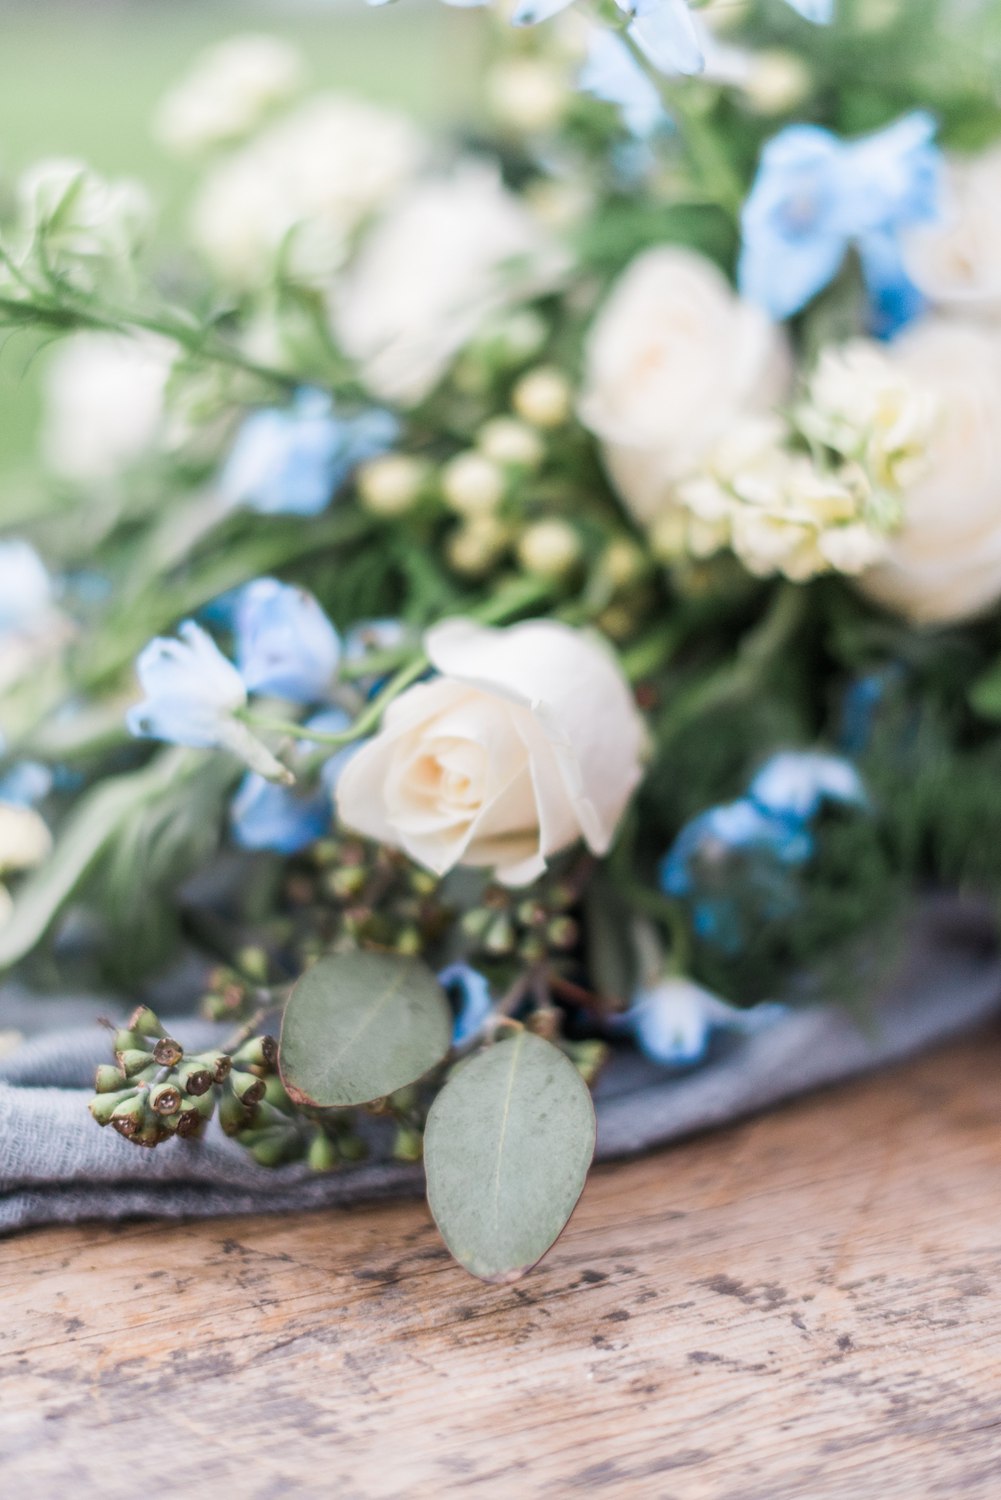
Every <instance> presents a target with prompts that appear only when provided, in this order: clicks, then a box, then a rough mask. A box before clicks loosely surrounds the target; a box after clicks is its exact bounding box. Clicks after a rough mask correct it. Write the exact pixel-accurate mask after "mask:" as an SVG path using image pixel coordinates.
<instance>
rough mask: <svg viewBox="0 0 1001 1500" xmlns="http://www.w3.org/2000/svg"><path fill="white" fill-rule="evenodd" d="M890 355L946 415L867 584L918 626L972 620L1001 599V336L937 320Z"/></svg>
mask: <svg viewBox="0 0 1001 1500" xmlns="http://www.w3.org/2000/svg"><path fill="white" fill-rule="evenodd" d="M887 356H888V357H889V358H890V359H892V360H893V362H894V364H895V365H897V366H898V367H899V368H900V369H901V370H902V371H903V372H904V373H905V374H906V375H907V376H908V378H909V379H912V380H914V381H915V382H919V383H921V384H923V385H924V386H925V388H926V389H927V390H928V391H929V392H930V393H931V394H932V395H933V396H934V398H935V400H936V402H937V404H938V410H939V418H938V423H937V425H936V428H935V432H934V434H933V437H932V440H931V444H930V447H929V452H928V460H927V465H926V468H925V472H924V474H923V475H922V477H921V478H919V479H918V480H917V481H916V482H915V483H914V484H912V485H911V486H909V487H908V488H907V489H906V490H905V491H904V495H903V524H902V527H901V529H900V530H899V532H898V533H897V534H896V535H895V536H893V537H892V538H891V539H890V546H889V550H888V554H887V558H886V561H885V562H884V563H882V564H881V565H880V566H879V567H878V568H876V569H874V570H873V571H872V572H870V573H867V574H866V575H865V577H864V578H863V579H862V580H861V585H862V587H863V589H864V591H865V592H866V593H867V594H869V595H870V596H871V597H872V598H874V599H876V600H878V601H879V602H880V603H881V604H885V605H887V606H888V607H889V608H891V609H893V610H896V611H897V612H898V613H900V614H902V615H904V616H905V617H906V618H907V619H909V620H912V621H914V622H915V623H919V624H929V623H939V622H949V621H954V620H964V619H967V618H968V617H969V616H971V615H975V614H977V613H978V612H979V611H981V610H983V609H985V608H986V607H988V606H989V605H991V604H993V603H995V602H996V601H997V600H998V599H999V598H1001V334H999V332H998V330H997V329H996V328H992V327H990V326H989V325H987V326H985V325H982V324H979V323H972V322H970V323H967V322H963V321H960V320H952V319H939V320H936V319H929V320H928V321H926V322H924V323H921V324H919V325H918V326H917V327H916V328H914V329H913V330H911V331H910V332H908V333H905V334H904V335H903V336H902V337H900V338H899V339H897V340H895V341H894V342H893V344H891V345H889V347H888V350H887Z"/></svg>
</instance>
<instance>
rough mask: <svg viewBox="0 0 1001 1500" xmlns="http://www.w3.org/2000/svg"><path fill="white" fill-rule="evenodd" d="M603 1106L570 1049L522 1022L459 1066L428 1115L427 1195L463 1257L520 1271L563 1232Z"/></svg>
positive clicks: (491, 1272)
mask: <svg viewBox="0 0 1001 1500" xmlns="http://www.w3.org/2000/svg"><path fill="white" fill-rule="evenodd" d="M594 1133H595V1124H594V1110H593V1108H592V1105H591V1098H590V1095H589V1093H588V1091H587V1087H586V1086H585V1084H584V1083H583V1082H582V1080H581V1078H580V1075H579V1073H578V1072H577V1069H576V1068H575V1067H574V1066H573V1064H572V1063H571V1062H569V1061H568V1060H567V1058H566V1057H564V1056H563V1054H562V1053H561V1052H560V1051H559V1050H558V1048H556V1047H554V1046H552V1045H551V1044H550V1043H549V1042H547V1041H544V1040H543V1039H542V1038H541V1037H538V1036H533V1035H532V1034H531V1033H530V1032H528V1031H524V1030H522V1029H519V1030H518V1031H516V1032H515V1033H514V1035H513V1036H511V1037H509V1038H507V1039H505V1040H503V1041H498V1042H497V1043H495V1044H494V1045H493V1046H492V1047H488V1048H486V1049H485V1050H484V1051H483V1052H480V1053H479V1054H478V1055H477V1056H476V1057H474V1058H473V1059H471V1060H470V1061H469V1062H467V1063H465V1064H463V1065H461V1066H460V1067H459V1068H457V1069H456V1071H455V1072H454V1073H453V1074H452V1076H451V1078H450V1079H449V1080H448V1082H447V1083H446V1084H445V1086H444V1087H443V1088H442V1090H441V1092H440V1093H439V1094H438V1096H437V1098H436V1099H435V1102H434V1104H433V1105H432V1107H431V1111H430V1113H429V1115H428V1121H427V1129H426V1132H425V1140H424V1159H425V1166H426V1171H427V1179H428V1203H429V1205H430V1208H431V1212H432V1214H433V1215H434V1219H435V1223H436V1224H437V1225H438V1228H439V1229H440V1231H441V1234H442V1237H443V1239H444V1240H445V1243H446V1244H447V1246H448V1248H449V1249H450V1250H451V1252H452V1254H453V1255H454V1256H455V1258H456V1260H457V1261H458V1262H459V1263H460V1265H463V1266H465V1268H466V1270H467V1271H470V1272H471V1273H472V1274H473V1275H474V1276H478V1277H479V1278H480V1279H481V1280H483V1281H494V1282H510V1281H516V1280H517V1279H518V1278H519V1277H520V1276H523V1275H524V1274H525V1272H526V1271H528V1270H530V1269H531V1268H532V1266H534V1265H535V1264H536V1263H537V1262H538V1261H539V1260H540V1259H541V1258H542V1256H543V1255H545V1253H546V1251H547V1250H548V1249H549V1248H550V1246H551V1245H552V1244H553V1242H554V1241H555V1240H556V1239H557V1238H558V1236H559V1235H560V1234H561V1233H562V1231H563V1229H564V1227H565V1225H566V1222H567V1220H568V1219H569V1217H570V1215H571V1213H572V1212H573V1210H574V1207H575V1205H576V1203H577V1199H578V1198H579V1197H580V1194H581V1191H582V1190H583V1187H584V1180H585V1178H586V1176H587V1169H588V1167H589V1166H590V1163H591V1157H592V1155H593V1153H594Z"/></svg>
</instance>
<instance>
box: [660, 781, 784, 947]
mask: <svg viewBox="0 0 1001 1500" xmlns="http://www.w3.org/2000/svg"><path fill="white" fill-rule="evenodd" d="M812 853H813V838H812V836H811V834H810V832H809V830H808V829H807V828H805V827H804V826H803V825H802V824H801V823H799V822H797V821H796V820H795V819H792V818H787V817H780V816H776V815H775V814H773V813H769V812H766V811H765V810H764V809H763V808H761V807H759V806H758V805H757V803H755V802H752V801H751V800H750V798H747V797H744V798H741V799H740V800H739V801H737V802H730V803H726V804H725V805H723V806H720V807H712V808H709V809H708V811H707V812H704V813H700V814H699V815H698V817H696V818H693V819H692V820H691V822H689V823H686V824H685V826H684V828H682V830H681V832H680V833H679V834H678V836H677V838H676V839H675V841H674V843H673V845H672V846H671V848H670V850H669V851H668V853H667V855H666V856H665V858H664V859H663V861H662V862H661V866H660V883H661V888H662V889H663V890H664V892H665V893H666V894H667V895H669V896H675V897H677V898H678V899H679V900H684V901H685V902H686V903H688V905H689V907H690V910H691V915H692V924H693V927H694V929H695V932H696V933H697V934H698V936H699V937H700V938H703V939H704V940H705V941H707V942H710V943H713V944H714V945H715V946H717V947H718V948H719V949H720V950H721V951H722V952H725V953H737V952H739V950H740V948H741V947H742V946H743V944H744V942H745V937H746V933H745V928H746V925H747V922H748V921H749V920H766V921H773V920H776V919H777V918H779V917H784V916H788V915H789V914H790V913H791V912H792V911H794V910H795V908H796V904H797V901H798V890H797V883H796V881H795V879H794V878H792V877H793V875H794V872H795V871H796V870H797V869H798V868H799V867H801V866H802V865H804V864H805V863H806V862H807V861H808V860H809V858H810V856H811V855H812Z"/></svg>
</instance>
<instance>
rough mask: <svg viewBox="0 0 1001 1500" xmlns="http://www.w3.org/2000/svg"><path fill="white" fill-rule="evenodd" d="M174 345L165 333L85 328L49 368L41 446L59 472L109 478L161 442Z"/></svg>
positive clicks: (83, 479) (80, 479)
mask: <svg viewBox="0 0 1001 1500" xmlns="http://www.w3.org/2000/svg"><path fill="white" fill-rule="evenodd" d="M175 352H176V351H175V350H174V348H173V346H172V345H171V344H169V343H167V342H166V341H162V340H158V339H153V338H149V339H132V338H127V337H124V336H119V335H117V334H110V333H81V334H77V335H76V336H75V337H73V338H71V339H68V340H67V341H66V342H65V343H64V344H62V345H60V347H59V348H58V349H56V350H55V352H54V354H53V356H52V358H51V360H50V361H49V363H48V365H47V367H46V370H45V389H44V418H43V429H42V450H43V452H44V454H45V459H46V463H47V464H48V466H49V468H50V469H51V470H52V472H53V473H54V474H59V475H61V476H62V477H63V478H65V479H70V480H73V481H74V482H76V483H80V484H94V483H102V482H106V481H107V480H109V479H113V478H114V477H115V476H116V475H117V474H120V473H122V472H123V471H124V470H126V469H127V468H128V467H129V466H130V465H131V464H134V463H136V462H137V461H138V460H139V459H141V458H142V457H143V455H144V454H146V453H148V452H150V451H151V450H152V449H153V448H154V447H155V444H156V441H157V438H158V436H159V434H160V432H161V429H162V425H163V420H164V398H165V394H166V388H167V379H168V377H169V374H170V368H171V364H172V362H173V359H174V356H175Z"/></svg>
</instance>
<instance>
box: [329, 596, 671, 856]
mask: <svg viewBox="0 0 1001 1500" xmlns="http://www.w3.org/2000/svg"><path fill="white" fill-rule="evenodd" d="M425 647H426V649H427V653H428V657H429V659H430V661H431V663H432V665H433V666H434V667H435V668H436V669H437V670H438V672H439V673H440V674H441V675H440V676H439V677H437V678H434V679H432V680H431V681H429V682H427V683H422V684H420V685H419V686H417V687H413V688H411V689H410V690H409V691H408V692H406V693H404V694H403V695H402V697H400V698H398V699H397V700H396V702H395V703H393V704H392V705H391V706H390V707H389V709H388V710H387V712H386V716H385V720H384V723H383V727H382V730H381V731H380V733H379V734H378V735H377V736H376V737H375V738H374V739H373V740H371V741H370V742H369V743H368V744H367V745H366V746H364V748H362V749H361V750H359V751H358V753H357V754H356V755H355V756H353V758H352V759H351V760H350V761H349V763H348V765H347V768H346V769H345V771H344V772H343V773H342V775H341V778H340V780H339V782H338V786H337V807H338V812H339V814H340V817H341V820H342V821H343V822H344V823H345V824H346V825H347V826H348V827H349V828H353V829H355V830H357V832H359V833H362V834H365V835H367V836H368V837H369V838H373V839H377V840H378V841H379V842H380V843H383V844H390V845H392V846H394V847H396V848H400V849H403V850H404V851H405V852H406V853H407V854H408V855H409V856H410V857H411V859H414V860H416V861H417V862H418V863H419V864H421V865H424V866H426V868H428V869H430V870H433V871H434V872H435V873H436V874H438V875H443V874H444V873H445V872H446V871H447V870H450V869H452V868H453V866H455V865H481V866H490V867H493V868H494V869H495V872H496V875H497V878H498V879H499V880H501V881H503V882H504V884H505V885H515V886H517V885H527V884H528V883H529V882H530V881H532V880H535V879H537V877H538V876H539V875H541V874H542V872H543V871H544V870H545V868H546V861H547V859H548V858H549V856H550V855H553V854H556V853H558V852H559V851H560V850H561V849H565V848H567V847H568V846H569V845H571V844H573V843H574V842H575V841H576V840H577V839H579V838H583V839H584V841H585V843H586V844H587V845H588V847H589V848H590V849H591V850H593V852H594V853H595V854H603V853H605V852H606V850H607V849H608V848H609V846H610V844H611V842H612V838H613V836H614V834H615V829H616V826H617V824H618V821H619V819H620V817H621V816H622V813H623V812H624V810H625V807H626V804H627V803H628V801H629V798H630V796H631V795H632V793H633V791H634V790H635V788H636V786H637V785H638V783H639V780H640V776H641V756H642V751H643V745H644V728H643V722H642V720H641V718H640V715H639V713H638V711H637V709H636V705H635V703H634V701H633V696H632V693H631V692H630V690H629V686H628V684H627V683H626V681H625V679H624V677H623V676H622V674H621V672H620V670H619V668H618V666H617V665H616V663H615V661H614V659H613V658H612V656H611V655H610V653H609V652H608V651H607V650H606V649H605V647H604V646H603V645H602V644H601V643H600V642H599V641H598V640H597V639H595V638H593V637H591V636H589V635H585V634H582V633H581V632H580V631H577V630H573V629H571V628H570V627H569V626H568V625H561V624H558V623H555V622H554V621H550V620H529V621H527V622H525V623H524V624H521V625H512V626H509V627H508V628H507V629H503V630H494V629H487V628H485V627H483V626H480V625H476V624H473V623H472V622H471V621H468V620H446V621H443V622H442V623H441V624H440V625H437V626H436V627H435V628H434V629H433V630H431V631H429V632H428V635H427V637H426V639H425Z"/></svg>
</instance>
